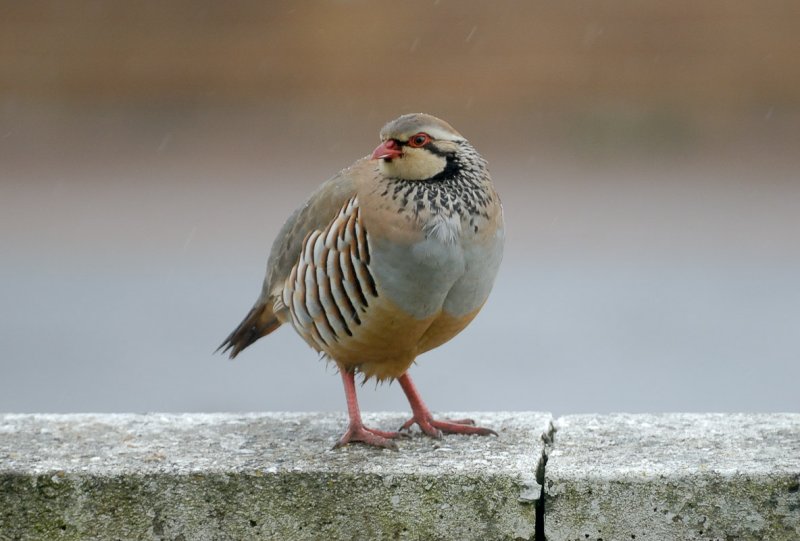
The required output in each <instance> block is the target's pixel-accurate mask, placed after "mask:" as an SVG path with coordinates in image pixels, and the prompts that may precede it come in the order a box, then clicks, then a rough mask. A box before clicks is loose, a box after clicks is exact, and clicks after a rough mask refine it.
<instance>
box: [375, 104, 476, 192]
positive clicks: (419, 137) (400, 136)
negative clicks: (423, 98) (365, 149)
mask: <svg viewBox="0 0 800 541" xmlns="http://www.w3.org/2000/svg"><path fill="white" fill-rule="evenodd" d="M465 142H466V139H464V137H463V136H462V135H461V134H460V133H458V132H457V131H456V130H454V129H453V127H452V126H450V124H448V123H447V122H445V121H444V120H440V119H438V118H436V117H435V116H431V115H426V114H423V113H414V114H409V115H403V116H401V117H400V118H397V119H395V120H392V121H391V122H389V123H388V124H386V125H385V126H384V127H383V129H382V130H381V144H380V145H378V148H376V149H375V151H374V152H373V153H372V159H373V160H378V161H379V162H380V168H381V171H382V172H383V173H384V174H385V175H386V176H389V177H394V178H401V179H404V180H430V179H433V178H434V177H436V176H437V175H439V174H441V173H443V172H444V171H445V170H446V169H447V168H448V166H452V164H453V161H454V158H455V156H456V154H457V153H458V150H459V145H460V144H462V143H465Z"/></svg>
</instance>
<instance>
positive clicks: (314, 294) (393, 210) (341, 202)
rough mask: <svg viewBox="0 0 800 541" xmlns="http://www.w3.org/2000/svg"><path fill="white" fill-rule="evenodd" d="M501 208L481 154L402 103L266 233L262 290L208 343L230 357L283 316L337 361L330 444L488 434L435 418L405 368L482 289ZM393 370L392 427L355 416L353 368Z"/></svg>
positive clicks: (493, 265) (495, 250) (460, 320)
mask: <svg viewBox="0 0 800 541" xmlns="http://www.w3.org/2000/svg"><path fill="white" fill-rule="evenodd" d="M504 235H505V233H504V224H503V207H502V203H501V201H500V197H499V196H498V194H497V192H496V190H495V188H494V187H493V184H492V180H491V177H490V175H489V171H488V165H487V162H486V160H485V159H484V158H483V157H482V156H481V155H480V154H479V153H478V152H477V151H476V150H475V148H474V147H473V146H472V145H471V144H470V143H469V142H468V141H467V139H466V138H464V137H463V136H462V135H461V134H460V133H459V132H457V131H456V130H455V129H454V128H453V127H452V126H451V125H450V124H448V123H447V122H445V121H444V120H441V119H439V118H436V117H435V116H432V115H429V114H424V113H413V114H405V115H402V116H400V117H399V118H397V119H395V120H392V121H390V122H388V123H387V124H386V125H385V126H384V127H383V128H382V129H381V131H380V144H379V145H378V147H377V148H375V150H374V151H373V152H372V154H371V155H368V156H365V157H363V158H361V159H359V160H357V161H356V162H354V163H353V164H352V165H351V166H349V167H347V168H345V169H343V170H342V171H340V172H339V173H338V174H336V175H335V176H333V177H332V178H330V179H329V180H327V181H326V182H324V183H323V184H322V185H320V186H319V188H317V190H316V191H314V192H313V193H312V194H311V196H310V197H309V198H308V200H307V201H306V202H305V203H304V204H303V205H302V206H300V207H299V208H297V209H296V210H295V211H294V213H292V214H291V215H290V217H289V218H288V220H287V221H286V223H285V224H284V225H283V227H282V228H281V229H280V232H279V233H278V235H277V237H276V238H275V240H274V242H273V244H272V249H271V251H270V254H269V258H268V261H267V270H266V276H265V278H264V282H263V286H262V289H261V294H260V295H259V297H258V299H257V300H256V302H255V304H254V305H253V307H252V308H251V309H250V311H249V312H248V313H247V315H246V316H245V318H244V319H243V320H242V322H241V323H240V324H239V325H238V326H237V327H236V328H235V329H234V330H233V332H231V333H230V335H229V336H228V337H227V338H226V339H225V340H224V342H223V343H222V344H221V345H220V346H219V348H218V350H217V351H222V353H226V352H227V353H228V354H229V356H230V358H234V357H236V356H237V355H238V354H239V353H241V351H242V350H243V349H245V348H247V347H248V346H250V345H251V344H252V343H254V342H255V341H256V340H258V339H260V338H261V337H263V336H266V335H268V334H270V333H271V332H273V331H274V330H276V329H277V328H278V327H280V326H281V325H283V324H290V325H291V326H292V327H293V328H294V330H295V331H297V333H298V334H299V335H300V336H301V337H302V338H303V340H305V342H306V343H307V344H308V345H309V346H311V347H312V348H313V349H314V350H316V351H317V352H319V353H320V354H321V355H322V356H323V357H325V358H326V359H328V360H329V361H332V362H333V363H335V364H336V365H337V367H338V371H339V373H340V375H341V378H342V382H343V384H344V391H345V398H346V402H347V410H348V417H349V423H348V427H347V429H346V431H345V433H344V435H342V436H341V438H340V439H339V440H338V441H337V443H336V445H335V446H334V447H335V448H336V447H341V446H344V445H347V444H350V443H356V442H359V443H362V444H366V445H371V446H375V447H381V448H389V449H395V450H396V449H397V444H396V443H395V441H396V440H397V438H399V437H401V436H405V437H407V436H408V435H409V431H410V428H411V427H412V426H413V425H414V424H416V425H418V427H419V430H420V431H421V432H422V433H424V434H426V435H428V436H431V437H433V438H437V439H438V438H441V437H442V433H448V434H476V435H495V436H496V435H497V433H496V432H495V431H493V430H491V429H490V428H484V427H480V426H476V425H475V422H474V421H473V420H471V419H442V420H439V419H435V418H434V417H433V415H432V413H431V411H430V410H429V409H428V407H427V406H426V404H425V402H424V401H423V400H422V398H421V397H420V394H419V392H418V391H417V388H416V386H415V385H414V383H413V382H412V380H411V377H410V376H409V374H408V370H409V368H410V367H411V365H412V364H414V363H415V360H416V358H417V356H418V355H420V354H422V353H425V352H427V351H430V350H431V349H433V348H436V347H438V346H440V345H442V344H444V343H445V342H447V341H448V340H450V339H451V338H453V337H454V336H456V335H457V334H458V333H459V332H461V331H462V330H463V329H464V328H465V327H466V326H467V325H468V324H469V323H470V322H471V321H472V320H473V318H474V317H475V316H476V315H477V314H478V312H479V311H480V309H481V308H482V307H483V305H484V303H485V302H486V300H487V298H488V296H489V292H490V291H491V289H492V286H493V284H494V281H495V277H496V275H497V272H498V269H499V266H500V262H501V260H502V257H503V244H504ZM356 374H359V375H360V376H363V381H364V382H366V381H368V380H370V379H373V378H374V379H375V380H376V381H377V382H384V381H397V382H398V383H399V384H400V387H401V388H402V390H403V392H404V393H405V395H406V397H407V399H408V401H409V405H410V408H411V411H412V416H411V418H410V419H409V420H408V421H407V422H405V423H404V424H403V425H402V426H401V427H400V428H399V429H398V430H396V431H385V430H379V429H376V428H369V427H367V426H365V425H364V422H363V421H362V418H361V411H360V408H359V405H358V399H357V394H356V385H355V376H356Z"/></svg>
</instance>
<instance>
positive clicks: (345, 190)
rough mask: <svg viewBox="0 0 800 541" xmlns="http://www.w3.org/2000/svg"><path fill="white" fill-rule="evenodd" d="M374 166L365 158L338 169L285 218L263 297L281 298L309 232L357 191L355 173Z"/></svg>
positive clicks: (271, 256)
mask: <svg viewBox="0 0 800 541" xmlns="http://www.w3.org/2000/svg"><path fill="white" fill-rule="evenodd" d="M372 167H373V166H372V165H370V164H369V160H368V159H366V158H363V159H361V160H359V161H357V162H356V163H355V164H353V165H352V166H350V167H348V168H347V169H344V170H343V171H341V172H339V174H337V175H336V176H335V177H333V178H331V179H330V180H328V181H326V182H325V183H323V184H322V185H321V186H320V187H319V188H317V190H316V191H315V192H314V193H313V194H311V196H310V197H309V198H308V200H307V201H306V203H305V204H304V205H303V206H301V207H300V208H298V209H297V210H295V211H294V212H293V213H292V215H291V216H290V217H289V219H288V220H286V223H284V224H283V227H282V228H281V230H280V232H279V233H278V236H277V237H276V238H275V241H274V242H273V243H272V250H271V251H270V254H269V260H268V262H267V274H266V276H265V278H264V286H263V288H262V291H261V298H262V299H264V300H267V299H269V298H276V297H277V298H280V289H282V287H283V283H284V282H285V281H286V279H287V278H288V277H289V274H290V273H291V272H292V267H293V266H294V264H295V263H297V261H298V259H299V258H300V254H301V252H302V250H303V241H304V240H305V238H306V236H307V235H308V234H310V233H311V232H312V231H315V230H322V229H325V227H327V226H328V224H329V223H330V222H331V221H332V220H333V219H334V218H335V217H336V216H337V214H338V213H339V211H340V210H341V208H342V206H343V205H344V204H345V203H346V202H347V201H348V200H349V199H350V198H352V197H353V196H354V195H355V194H356V181H355V177H356V175H359V174H365V173H368V172H369V171H370V170H371V169H372Z"/></svg>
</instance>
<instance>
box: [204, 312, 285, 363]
mask: <svg viewBox="0 0 800 541" xmlns="http://www.w3.org/2000/svg"><path fill="white" fill-rule="evenodd" d="M280 326H281V322H280V321H278V318H277V317H275V314H274V313H273V312H272V308H271V307H269V306H267V305H266V304H262V303H260V302H259V303H256V305H255V306H253V308H252V309H251V310H250V312H249V313H248V314H247V316H246V317H245V318H244V320H242V322H241V323H239V326H238V327H236V328H235V329H234V330H233V332H232V333H231V334H230V335H229V336H228V337H227V338H226V339H225V341H224V342H222V344H220V346H219V347H218V348H217V351H220V350H221V351H222V353H226V352H227V351H228V350H231V352H230V358H231V359H233V358H234V357H236V356H237V355H238V354H239V352H240V351H242V350H243V349H244V348H246V347H247V346H249V345H250V344H252V343H253V342H255V341H256V340H258V339H259V338H261V337H262V336H266V335H268V334H269V333H271V332H272V331H274V330H275V329H277V328H278V327H280Z"/></svg>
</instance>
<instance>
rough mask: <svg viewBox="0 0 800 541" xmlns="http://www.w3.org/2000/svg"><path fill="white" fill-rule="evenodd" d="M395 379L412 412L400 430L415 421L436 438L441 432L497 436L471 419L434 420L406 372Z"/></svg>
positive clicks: (405, 428) (406, 428) (407, 427)
mask: <svg viewBox="0 0 800 541" xmlns="http://www.w3.org/2000/svg"><path fill="white" fill-rule="evenodd" d="M397 381H399V382H400V386H401V387H402V388H403V392H404V393H406V397H408V403H409V404H410V405H411V411H412V413H413V416H412V417H411V419H409V420H408V421H406V422H405V424H403V426H401V427H400V430H408V429H409V428H411V425H413V424H415V423H416V424H417V425H419V428H420V430H422V431H423V432H424V433H426V434H427V435H428V436H431V437H433V438H437V439H438V438H441V437H442V432H444V433H445V434H478V435H480V436H488V435H489V434H494V435H495V436H497V432H495V431H494V430H492V429H490V428H483V427H480V426H475V421H473V420H472V419H449V420H446V421H436V420H435V419H434V418H433V415H431V411H430V410H429V409H428V406H426V405H425V402H423V401H422V398H421V397H420V396H419V393H418V392H417V388H416V387H415V386H414V383H413V382H412V381H411V378H410V377H409V375H408V374H407V373H406V374H403V375H402V376H400V377H399V378H397Z"/></svg>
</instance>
